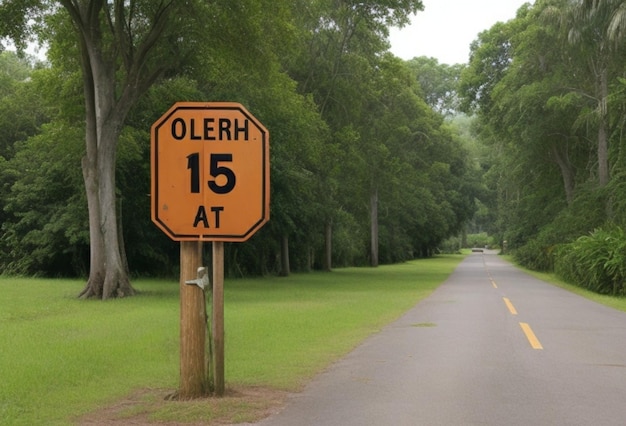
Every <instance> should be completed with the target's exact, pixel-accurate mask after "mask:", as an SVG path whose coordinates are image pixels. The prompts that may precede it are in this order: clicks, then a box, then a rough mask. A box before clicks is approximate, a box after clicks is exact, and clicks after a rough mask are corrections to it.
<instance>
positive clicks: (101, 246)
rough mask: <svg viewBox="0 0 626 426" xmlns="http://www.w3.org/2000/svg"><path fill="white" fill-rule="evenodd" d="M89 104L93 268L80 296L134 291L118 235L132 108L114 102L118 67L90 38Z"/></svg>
mask: <svg viewBox="0 0 626 426" xmlns="http://www.w3.org/2000/svg"><path fill="white" fill-rule="evenodd" d="M82 47H83V49H82V62H81V63H82V66H83V73H84V75H83V80H84V81H85V83H84V92H85V109H86V131H85V143H86V155H85V158H84V159H83V177H84V179H85V190H86V191H87V200H88V208H89V238H90V249H91V251H92V252H91V257H90V262H91V263H90V271H89V279H88V281H87V285H86V287H85V288H84V289H83V291H82V292H81V293H80V295H79V297H81V298H90V297H98V298H101V299H103V300H106V299H108V298H111V297H124V296H131V295H134V294H135V290H134V289H133V288H132V286H131V284H130V280H129V278H128V273H127V270H126V268H125V267H124V265H125V262H124V261H123V260H122V254H121V252H120V242H119V238H118V234H117V232H118V226H117V209H116V195H115V192H116V186H115V163H116V151H117V142H118V140H119V135H120V132H121V129H122V124H123V119H124V117H125V115H126V112H127V110H128V108H129V105H124V104H123V103H122V102H115V93H113V91H114V90H115V89H114V88H115V83H114V81H115V72H114V68H112V67H111V66H110V65H107V64H106V62H105V61H104V60H103V58H102V57H101V56H100V51H99V50H98V49H97V48H96V47H95V46H94V45H92V44H90V41H89V40H87V39H83V44H82Z"/></svg>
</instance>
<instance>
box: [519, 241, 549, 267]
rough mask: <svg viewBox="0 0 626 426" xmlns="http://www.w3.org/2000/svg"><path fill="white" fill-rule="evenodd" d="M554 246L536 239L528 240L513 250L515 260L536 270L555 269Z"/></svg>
mask: <svg viewBox="0 0 626 426" xmlns="http://www.w3.org/2000/svg"><path fill="white" fill-rule="evenodd" d="M553 248H554V246H546V245H545V244H542V243H541V242H540V241H538V240H536V239H532V240H530V241H528V242H527V243H526V244H524V245H523V246H521V247H519V248H517V249H516V250H515V251H514V252H513V257H514V258H515V261H516V262H518V263H519V264H520V265H522V266H524V267H525V268H528V269H532V270H534V271H541V272H549V271H552V269H553V257H552V251H553Z"/></svg>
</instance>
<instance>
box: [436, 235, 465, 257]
mask: <svg viewBox="0 0 626 426" xmlns="http://www.w3.org/2000/svg"><path fill="white" fill-rule="evenodd" d="M438 249H439V251H440V252H441V253H444V254H458V253H461V239H460V238H459V237H450V238H448V239H447V240H445V241H444V242H442V243H441V244H439V247H438Z"/></svg>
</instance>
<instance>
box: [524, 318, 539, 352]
mask: <svg viewBox="0 0 626 426" xmlns="http://www.w3.org/2000/svg"><path fill="white" fill-rule="evenodd" d="M519 325H520V327H522V331H523V332H524V334H525V335H526V338H527V339H528V343H530V346H531V347H532V348H533V349H543V346H541V343H539V339H537V336H535V333H533V330H532V329H531V328H530V326H529V325H528V324H527V323H525V322H520V323H519Z"/></svg>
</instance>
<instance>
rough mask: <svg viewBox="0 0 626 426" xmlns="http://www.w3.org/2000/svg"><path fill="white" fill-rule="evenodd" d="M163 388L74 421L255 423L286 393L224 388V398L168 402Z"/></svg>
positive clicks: (89, 425)
mask: <svg viewBox="0 0 626 426" xmlns="http://www.w3.org/2000/svg"><path fill="white" fill-rule="evenodd" d="M171 393H172V391H171V390H166V389H143V390H140V391H137V392H135V393H133V394H132V395H130V396H128V397H127V398H124V399H123V400H120V401H118V402H117V403H115V404H113V405H110V406H107V407H105V408H102V409H100V410H98V411H95V412H93V413H89V414H87V415H85V416H82V417H80V418H78V419H76V424H78V425H84V426H105V425H106V426H109V425H110V426H122V425H124V426H126V425H132V426H149V425H159V426H175V425H187V426H196V425H198V426H199V425H203V426H207V425H208V426H213V425H232V424H241V423H255V422H258V421H260V420H262V419H264V418H265V417H268V416H270V415H272V414H274V413H277V412H278V411H280V410H281V409H282V407H283V406H284V404H285V400H286V398H287V396H288V394H289V393H288V392H286V391H281V390H276V389H271V388H264V387H239V388H231V389H227V390H226V393H225V395H224V397H222V398H214V397H207V398H201V399H196V400H191V401H170V400H167V397H168V396H169V395H170V394H171Z"/></svg>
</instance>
